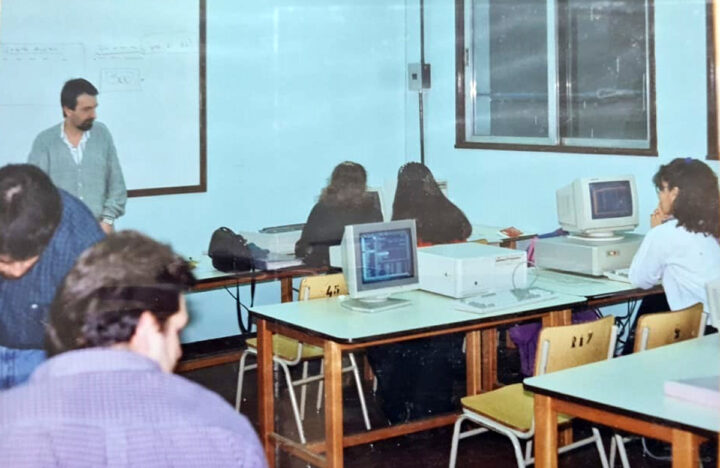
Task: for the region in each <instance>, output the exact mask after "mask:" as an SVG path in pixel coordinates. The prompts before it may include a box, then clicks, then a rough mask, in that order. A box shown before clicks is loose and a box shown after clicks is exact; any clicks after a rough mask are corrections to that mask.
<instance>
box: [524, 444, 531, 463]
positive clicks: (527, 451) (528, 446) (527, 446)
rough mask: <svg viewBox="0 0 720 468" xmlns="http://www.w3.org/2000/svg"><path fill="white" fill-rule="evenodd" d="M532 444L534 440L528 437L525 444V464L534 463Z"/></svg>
mask: <svg viewBox="0 0 720 468" xmlns="http://www.w3.org/2000/svg"><path fill="white" fill-rule="evenodd" d="M532 446H533V440H532V439H528V441H527V443H526V444H525V464H526V465H529V464H530V463H532Z"/></svg>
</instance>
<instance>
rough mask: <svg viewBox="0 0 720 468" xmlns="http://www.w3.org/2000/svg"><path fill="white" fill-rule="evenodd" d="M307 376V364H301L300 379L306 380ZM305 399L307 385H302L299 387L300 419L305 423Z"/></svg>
mask: <svg viewBox="0 0 720 468" xmlns="http://www.w3.org/2000/svg"><path fill="white" fill-rule="evenodd" d="M307 374H308V362H307V361H305V362H303V370H302V378H303V380H305V379H307ZM306 398H307V384H302V385H301V387H300V419H301V420H303V421H305V400H306Z"/></svg>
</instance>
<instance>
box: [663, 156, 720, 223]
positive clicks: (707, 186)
mask: <svg viewBox="0 0 720 468" xmlns="http://www.w3.org/2000/svg"><path fill="white" fill-rule="evenodd" d="M663 182H665V183H666V184H667V187H668V189H669V190H672V189H673V188H675V187H677V188H678V195H677V198H676V199H675V202H674V203H673V213H672V214H673V216H674V217H675V219H677V221H678V226H683V227H685V229H687V230H688V231H690V232H699V233H703V234H705V235H711V236H714V237H718V236H720V192H719V191H718V178H717V176H716V175H715V173H714V172H713V171H712V169H710V167H709V166H708V165H707V164H705V163H703V162H702V161H698V160H697V159H692V158H677V159H673V160H672V161H670V163H669V164H665V165H662V166H660V169H659V170H658V171H657V174H655V176H654V177H653V183H654V184H655V186H656V187H657V188H658V190H662V189H663Z"/></svg>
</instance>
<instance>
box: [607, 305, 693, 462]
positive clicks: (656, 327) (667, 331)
mask: <svg viewBox="0 0 720 468" xmlns="http://www.w3.org/2000/svg"><path fill="white" fill-rule="evenodd" d="M706 316H707V314H705V313H703V305H702V303H698V304H695V305H693V306H690V307H688V308H686V309H681V310H676V311H673V312H660V313H654V314H646V315H643V316H642V317H640V318H639V319H638V322H637V325H636V326H635V348H634V349H633V353H637V352H640V351H646V350H650V349H653V348H659V347H660V346H665V345H669V344H673V343H679V342H680V341H685V340H689V339H692V338H698V337H700V336H703V334H704V333H705V319H706ZM626 441H627V438H625V437H623V436H622V435H621V434H615V436H614V437H613V438H612V440H611V442H610V466H611V467H612V466H615V452H616V450H617V453H619V454H620V462H621V463H622V466H623V467H624V468H629V467H630V463H629V461H628V457H627V452H626V451H625V442H626Z"/></svg>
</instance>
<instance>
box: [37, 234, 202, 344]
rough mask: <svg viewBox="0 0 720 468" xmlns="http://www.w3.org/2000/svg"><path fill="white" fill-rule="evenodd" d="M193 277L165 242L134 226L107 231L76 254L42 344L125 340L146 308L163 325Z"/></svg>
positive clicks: (56, 299) (99, 342) (52, 306)
mask: <svg viewBox="0 0 720 468" xmlns="http://www.w3.org/2000/svg"><path fill="white" fill-rule="evenodd" d="M194 282H195V278H194V277H193V274H192V272H191V271H190V267H189V265H188V263H187V262H186V261H185V260H183V259H182V258H180V257H179V256H178V255H176V254H175V253H174V252H173V251H172V249H171V248H170V247H169V246H167V245H165V244H161V243H159V242H156V241H154V240H152V239H150V238H149V237H147V236H145V235H143V234H140V233H139V232H135V231H122V232H119V233H117V234H112V235H110V236H108V237H107V238H106V239H105V240H103V241H101V242H98V243H97V244H95V245H94V246H93V247H91V248H89V249H88V250H86V251H85V252H84V253H83V254H82V255H81V256H80V257H79V258H78V261H77V263H76V264H75V266H74V267H73V268H72V270H70V272H69V273H68V275H67V276H66V277H65V280H64V281H63V283H62V285H61V286H60V288H59V289H58V291H57V293H56V294H55V299H54V300H53V303H52V305H51V306H50V320H49V325H48V328H47V331H46V337H45V348H46V350H47V351H48V354H49V355H55V354H58V353H62V352H64V351H69V350H73V349H80V348H91V347H106V346H112V345H114V344H117V343H127V342H128V341H130V338H131V337H132V336H133V334H134V333H135V328H136V327H137V324H138V320H139V319H140V316H141V315H142V314H143V312H145V311H149V312H150V313H152V315H153V316H154V317H155V319H156V320H157V322H158V324H159V325H160V327H161V328H162V327H164V326H165V323H166V321H167V319H168V318H170V317H171V316H173V315H174V314H176V313H177V312H178V310H179V309H180V294H181V293H182V291H184V290H186V289H188V288H189V287H190V286H191V285H192V284H193V283H194Z"/></svg>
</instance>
